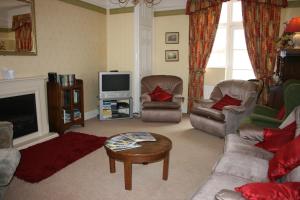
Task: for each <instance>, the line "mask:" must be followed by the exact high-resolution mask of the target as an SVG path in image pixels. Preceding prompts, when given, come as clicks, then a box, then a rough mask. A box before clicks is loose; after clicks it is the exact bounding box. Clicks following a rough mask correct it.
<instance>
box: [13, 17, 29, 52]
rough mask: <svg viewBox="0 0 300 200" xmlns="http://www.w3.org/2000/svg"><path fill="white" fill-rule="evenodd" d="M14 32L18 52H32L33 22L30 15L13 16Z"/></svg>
mask: <svg viewBox="0 0 300 200" xmlns="http://www.w3.org/2000/svg"><path fill="white" fill-rule="evenodd" d="M12 28H13V30H14V31H15V39H16V50H17V51H19V52H22V51H26V52H28V51H31V50H32V35H31V34H32V21H31V15H30V14H23V15H16V16H13V26H12Z"/></svg>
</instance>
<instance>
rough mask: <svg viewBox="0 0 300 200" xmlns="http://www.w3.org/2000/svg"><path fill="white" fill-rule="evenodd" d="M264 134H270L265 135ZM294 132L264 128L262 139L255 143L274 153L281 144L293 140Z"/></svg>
mask: <svg viewBox="0 0 300 200" xmlns="http://www.w3.org/2000/svg"><path fill="white" fill-rule="evenodd" d="M265 135H271V136H268V137H265ZM294 137H295V132H293V131H290V130H281V129H264V141H262V142H259V143H257V144H255V146H257V147H260V148H263V149H265V150H267V151H270V152H272V153H276V152H277V151H278V150H279V149H280V148H281V147H282V146H283V145H285V144H286V143H288V142H290V141H291V140H293V139H294Z"/></svg>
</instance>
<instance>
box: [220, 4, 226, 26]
mask: <svg viewBox="0 0 300 200" xmlns="http://www.w3.org/2000/svg"><path fill="white" fill-rule="evenodd" d="M227 4H228V3H222V11H221V16H220V21H219V24H223V23H227Z"/></svg>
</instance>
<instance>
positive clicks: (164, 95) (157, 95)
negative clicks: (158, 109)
mask: <svg viewBox="0 0 300 200" xmlns="http://www.w3.org/2000/svg"><path fill="white" fill-rule="evenodd" d="M149 95H150V97H151V101H171V100H172V94H170V93H168V92H166V91H164V90H163V89H161V88H160V87H159V86H156V88H155V89H154V90H153V91H152V92H151V93H149Z"/></svg>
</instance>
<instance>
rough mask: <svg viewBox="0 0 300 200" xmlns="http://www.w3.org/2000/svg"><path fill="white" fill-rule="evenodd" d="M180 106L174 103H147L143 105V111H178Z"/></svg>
mask: <svg viewBox="0 0 300 200" xmlns="http://www.w3.org/2000/svg"><path fill="white" fill-rule="evenodd" d="M180 107H181V105H180V104H178V103H176V102H160V101H148V102H144V103H143V109H179V108H180Z"/></svg>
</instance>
